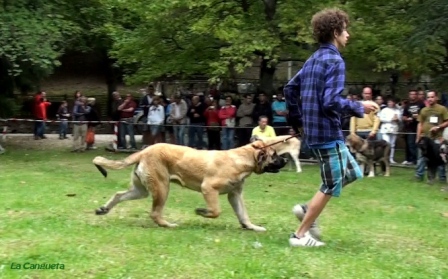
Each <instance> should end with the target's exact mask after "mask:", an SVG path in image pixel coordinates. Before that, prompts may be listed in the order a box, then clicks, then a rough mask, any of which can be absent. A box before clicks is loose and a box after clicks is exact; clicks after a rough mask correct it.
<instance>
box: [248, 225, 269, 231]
mask: <svg viewBox="0 0 448 279" xmlns="http://www.w3.org/2000/svg"><path fill="white" fill-rule="evenodd" d="M249 229H250V230H253V231H255V232H265V231H266V228H264V227H260V226H257V225H252V226H251V227H250V228H249Z"/></svg>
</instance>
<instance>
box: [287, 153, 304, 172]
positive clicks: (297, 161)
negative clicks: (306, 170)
mask: <svg viewBox="0 0 448 279" xmlns="http://www.w3.org/2000/svg"><path fill="white" fill-rule="evenodd" d="M289 155H291V157H292V159H293V160H294V164H295V165H296V168H297V172H302V167H301V166H300V160H299V151H298V150H297V151H291V152H289Z"/></svg>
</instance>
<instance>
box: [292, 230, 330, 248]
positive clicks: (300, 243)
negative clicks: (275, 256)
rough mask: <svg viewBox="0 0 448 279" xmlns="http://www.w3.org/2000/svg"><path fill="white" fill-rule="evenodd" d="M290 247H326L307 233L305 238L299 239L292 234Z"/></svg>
mask: <svg viewBox="0 0 448 279" xmlns="http://www.w3.org/2000/svg"><path fill="white" fill-rule="evenodd" d="M289 245H291V246H292V247H316V246H324V245H325V243H323V242H322V241H319V240H316V239H314V238H313V237H312V236H311V234H310V233H306V234H305V236H303V237H301V238H298V237H297V236H296V234H295V233H292V234H291V235H290V237H289Z"/></svg>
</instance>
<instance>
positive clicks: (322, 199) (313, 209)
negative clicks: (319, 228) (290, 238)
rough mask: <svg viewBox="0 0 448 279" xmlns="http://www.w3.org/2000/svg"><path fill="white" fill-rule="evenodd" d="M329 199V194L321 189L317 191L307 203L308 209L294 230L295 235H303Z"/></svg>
mask: <svg viewBox="0 0 448 279" xmlns="http://www.w3.org/2000/svg"><path fill="white" fill-rule="evenodd" d="M330 199H331V195H326V194H324V193H322V192H321V191H318V192H317V193H316V194H315V195H314V197H313V198H312V199H311V201H310V202H309V204H308V210H307V212H306V214H305V217H304V218H303V221H302V223H301V224H300V226H299V228H298V229H297V231H296V236H297V237H299V238H300V237H303V236H305V233H306V232H307V231H308V230H309V229H310V228H311V225H312V224H313V223H314V221H316V219H317V217H319V215H320V213H321V212H322V210H323V209H324V208H325V206H326V205H327V203H328V201H329V200H330Z"/></svg>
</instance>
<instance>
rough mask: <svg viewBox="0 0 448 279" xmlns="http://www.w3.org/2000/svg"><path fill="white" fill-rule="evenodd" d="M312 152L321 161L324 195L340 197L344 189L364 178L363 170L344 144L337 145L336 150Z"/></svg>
mask: <svg viewBox="0 0 448 279" xmlns="http://www.w3.org/2000/svg"><path fill="white" fill-rule="evenodd" d="M312 151H313V153H314V154H315V155H316V158H317V159H318V160H319V165H320V175H321V177H322V184H321V186H320V191H321V192H322V193H324V194H326V195H332V196H333V197H339V196H340V195H341V190H342V187H344V186H345V185H347V184H349V183H351V182H353V181H355V180H357V179H361V178H362V177H363V174H362V172H361V168H360V167H359V165H358V163H357V162H356V160H355V158H353V156H352V154H351V153H350V152H349V150H348V148H347V146H346V145H345V144H344V143H336V147H334V148H328V149H312Z"/></svg>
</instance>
